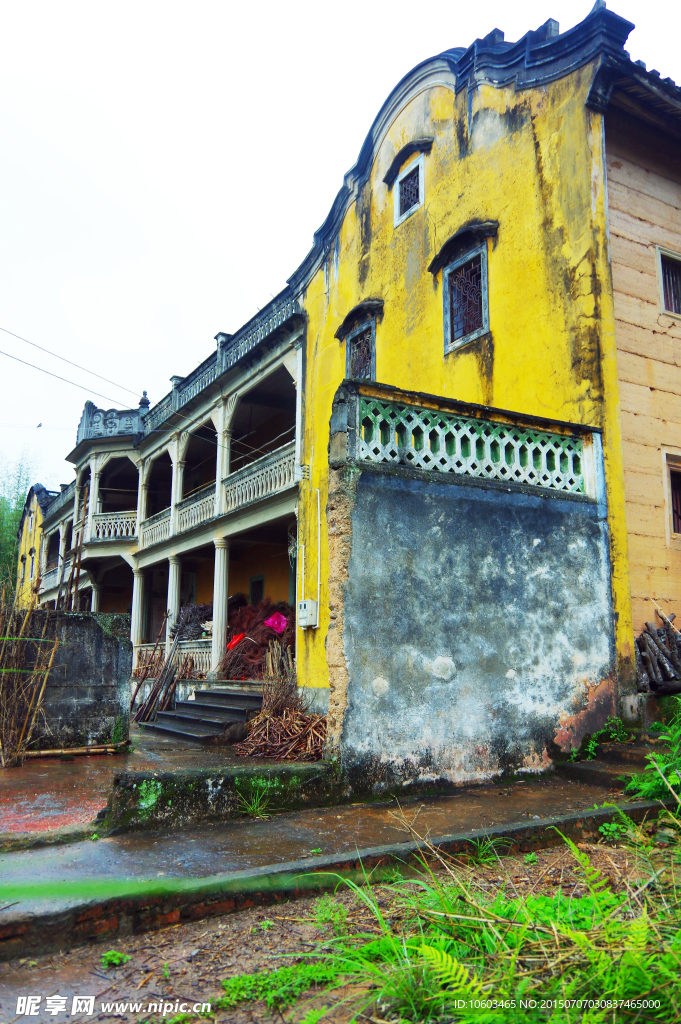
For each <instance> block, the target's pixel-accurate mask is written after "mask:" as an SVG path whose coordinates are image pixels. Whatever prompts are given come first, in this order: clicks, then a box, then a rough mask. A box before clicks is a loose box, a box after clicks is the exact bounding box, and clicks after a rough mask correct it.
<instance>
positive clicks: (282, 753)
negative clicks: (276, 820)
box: [234, 640, 326, 761]
mask: <svg viewBox="0 0 681 1024" xmlns="http://www.w3.org/2000/svg"><path fill="white" fill-rule="evenodd" d="M263 660H264V665H265V678H264V680H263V688H262V710H261V711H260V713H259V714H258V715H257V716H256V717H255V718H252V719H251V721H250V722H248V723H247V724H246V729H247V736H246V739H245V740H244V741H243V742H242V743H238V744H237V745H236V746H235V747H234V750H235V751H236V753H237V754H242V755H244V756H248V757H273V758H274V759H275V760H277V761H320V760H321V759H322V757H323V755H324V744H325V742H326V718H325V717H324V716H323V715H315V714H310V707H309V703H308V702H307V701H306V700H305V699H304V698H303V697H301V695H300V690H299V689H298V684H297V682H296V676H295V669H294V666H293V658H292V655H291V648H290V647H288V646H286V647H285V646H283V644H282V642H280V641H279V640H270V642H269V644H268V646H267V649H266V651H265V656H264V659H263Z"/></svg>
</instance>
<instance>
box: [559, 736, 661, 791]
mask: <svg viewBox="0 0 681 1024" xmlns="http://www.w3.org/2000/svg"><path fill="white" fill-rule="evenodd" d="M664 749H666V745H665V744H663V743H662V742H661V741H660V739H659V734H658V735H655V733H646V732H642V731H641V730H636V731H634V732H632V733H631V734H630V736H629V739H628V740H627V742H626V743H609V742H607V743H600V744H599V745H598V749H597V750H596V757H595V758H594V759H593V760H592V761H587V760H583V761H559V762H557V763H556V771H557V772H558V774H559V775H562V776H563V777H564V778H568V779H572V780H573V781H575V782H585V783H591V784H593V785H595V786H606V787H607V788H608V789H624V787H625V786H626V784H627V782H628V781H629V779H630V778H631V777H632V775H638V774H639V773H640V772H642V771H644V769H645V768H646V766H647V764H648V762H647V760H646V755H647V754H654V753H655V751H656V750H658V751H659V750H664Z"/></svg>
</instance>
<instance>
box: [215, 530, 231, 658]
mask: <svg viewBox="0 0 681 1024" xmlns="http://www.w3.org/2000/svg"><path fill="white" fill-rule="evenodd" d="M228 588H229V541H228V540H227V538H226V537H218V538H217V539H216V541H215V575H214V577H213V642H212V645H211V652H210V667H211V672H215V671H216V669H217V667H218V665H219V664H220V662H221V661H222V656H223V654H224V653H225V648H226V646H227V600H228V597H229V594H228Z"/></svg>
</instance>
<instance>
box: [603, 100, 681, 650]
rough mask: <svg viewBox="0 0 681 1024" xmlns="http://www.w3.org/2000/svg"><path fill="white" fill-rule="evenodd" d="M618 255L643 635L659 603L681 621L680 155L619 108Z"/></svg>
mask: <svg viewBox="0 0 681 1024" xmlns="http://www.w3.org/2000/svg"><path fill="white" fill-rule="evenodd" d="M605 138H606V154H607V174H608V203H609V217H610V253H611V261H612V281H613V289H614V302H615V316H616V340H617V375H618V381H619V393H620V409H621V413H620V419H621V427H622V445H623V455H624V473H625V495H626V524H627V537H628V547H629V567H630V569H629V572H630V584H631V598H632V611H633V625H634V630H635V631H636V632H637V633H638V632H639V631H640V630H641V629H642V628H643V625H644V623H645V621H646V620H648V621H650V620H651V619H654V618H655V610H654V607H653V606H652V605H651V603H650V601H651V598H654V599H655V600H656V601H658V602H659V603H660V605H661V606H662V607H663V608H665V609H666V610H667V611H676V613H677V615H681V536H678V535H677V536H673V535H672V532H671V511H670V504H669V475H668V467H667V460H668V459H677V460H681V319H680V318H679V317H674V316H669V315H667V314H665V313H663V312H662V309H661V297H660V279H659V257H658V252H657V246H662V247H664V248H667V249H670V250H673V251H675V252H678V253H679V254H680V255H681V165H680V163H679V158H680V147H679V145H678V143H677V144H676V145H674V143H673V142H672V141H670V140H668V139H666V138H665V137H664V136H663V135H662V134H661V133H655V132H653V131H652V130H651V129H650V128H649V127H647V126H645V125H644V124H642V123H641V122H638V121H636V120H635V119H634V118H633V117H630V116H628V115H625V114H624V113H621V112H618V111H617V110H616V109H613V110H611V111H609V112H608V114H607V115H606V122H605Z"/></svg>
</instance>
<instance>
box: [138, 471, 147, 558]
mask: <svg viewBox="0 0 681 1024" xmlns="http://www.w3.org/2000/svg"><path fill="white" fill-rule="evenodd" d="M145 470H146V465H145V462H144V460H142V461H141V462H140V463H139V465H138V466H137V473H138V478H137V547H138V548H141V547H142V544H141V538H142V523H143V522H144V520H145V519H146V517H147V478H146V471H145Z"/></svg>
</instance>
